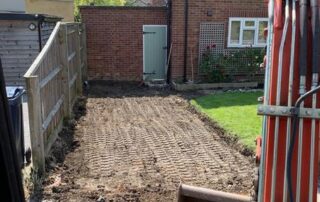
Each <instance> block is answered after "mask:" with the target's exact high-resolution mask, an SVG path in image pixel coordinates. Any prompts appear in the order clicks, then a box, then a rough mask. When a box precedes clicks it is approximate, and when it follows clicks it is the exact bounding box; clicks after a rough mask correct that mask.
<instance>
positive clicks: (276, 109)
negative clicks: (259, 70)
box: [258, 0, 320, 202]
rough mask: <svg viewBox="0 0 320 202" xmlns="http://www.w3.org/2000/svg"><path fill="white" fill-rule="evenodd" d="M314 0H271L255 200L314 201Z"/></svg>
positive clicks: (316, 65) (316, 36) (316, 105)
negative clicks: (258, 170) (260, 148)
mask: <svg viewBox="0 0 320 202" xmlns="http://www.w3.org/2000/svg"><path fill="white" fill-rule="evenodd" d="M318 5H320V1H319V2H318V0H300V1H295V0H285V1H283V0H269V20H270V21H269V36H268V44H269V46H268V47H269V48H268V54H267V56H268V60H267V67H266V80H265V99H264V104H263V105H261V106H259V107H258V113H259V114H261V115H265V116H264V123H263V140H262V154H261V165H260V183H259V194H258V201H264V202H268V201H296V202H299V201H310V202H311V201H316V199H317V179H318V173H317V170H318V136H319V121H318V119H319V115H320V114H319V102H317V101H318V100H319V96H318V94H316V92H317V91H318V90H319V87H318V85H319V81H318V77H319V76H318V74H319V48H320V47H319V36H320V35H319V29H320V24H319V6H318Z"/></svg>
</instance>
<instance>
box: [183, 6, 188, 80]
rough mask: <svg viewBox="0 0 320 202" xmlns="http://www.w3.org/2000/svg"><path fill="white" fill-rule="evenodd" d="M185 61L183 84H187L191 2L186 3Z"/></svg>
mask: <svg viewBox="0 0 320 202" xmlns="http://www.w3.org/2000/svg"><path fill="white" fill-rule="evenodd" d="M184 23H185V25H184V61H183V82H187V57H188V24H189V0H185V3H184Z"/></svg>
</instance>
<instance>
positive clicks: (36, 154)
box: [26, 76, 45, 175]
mask: <svg viewBox="0 0 320 202" xmlns="http://www.w3.org/2000/svg"><path fill="white" fill-rule="evenodd" d="M26 84H27V93H28V107H29V120H30V138H31V140H32V141H31V149H32V161H33V166H34V168H35V170H36V172H38V174H39V175H43V174H44V173H45V154H44V140H43V134H42V120H41V98H40V83H39V77H38V76H31V77H26Z"/></svg>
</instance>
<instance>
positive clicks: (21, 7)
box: [0, 0, 26, 12]
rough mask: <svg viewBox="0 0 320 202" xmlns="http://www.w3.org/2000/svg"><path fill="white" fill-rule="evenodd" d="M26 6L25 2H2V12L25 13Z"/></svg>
mask: <svg viewBox="0 0 320 202" xmlns="http://www.w3.org/2000/svg"><path fill="white" fill-rule="evenodd" d="M25 10H26V5H25V1H24V0H0V12H6V11H19V12H25Z"/></svg>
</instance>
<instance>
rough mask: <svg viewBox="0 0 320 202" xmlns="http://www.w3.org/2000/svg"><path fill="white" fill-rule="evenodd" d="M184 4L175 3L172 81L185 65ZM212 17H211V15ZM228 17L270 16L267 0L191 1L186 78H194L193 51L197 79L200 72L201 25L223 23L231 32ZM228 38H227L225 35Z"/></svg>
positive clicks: (173, 1) (177, 76) (182, 0)
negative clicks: (192, 69)
mask: <svg viewBox="0 0 320 202" xmlns="http://www.w3.org/2000/svg"><path fill="white" fill-rule="evenodd" d="M184 2H185V0H172V43H173V51H172V58H171V64H172V78H173V79H175V80H180V79H181V78H182V76H183V62H184V26H185V24H184ZM208 13H209V14H210V13H211V14H212V16H210V15H208ZM229 17H267V5H266V3H264V0H241V1H239V0H201V1H192V0H189V29H188V32H189V37H188V57H187V77H188V79H190V78H191V49H192V50H193V51H192V52H193V65H194V72H195V76H197V75H196V74H197V72H198V53H199V29H200V23H201V22H224V23H225V30H226V31H225V33H226V35H227V33H228V32H227V31H228V22H229V21H228V20H229ZM226 38H227V36H226Z"/></svg>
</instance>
